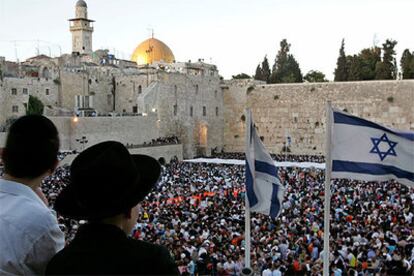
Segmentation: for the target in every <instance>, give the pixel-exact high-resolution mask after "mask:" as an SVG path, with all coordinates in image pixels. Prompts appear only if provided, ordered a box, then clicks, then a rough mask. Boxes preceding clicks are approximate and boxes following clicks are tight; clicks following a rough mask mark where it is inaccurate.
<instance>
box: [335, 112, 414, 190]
mask: <svg viewBox="0 0 414 276" xmlns="http://www.w3.org/2000/svg"><path fill="white" fill-rule="evenodd" d="M331 121H332V126H331V127H332V128H331V145H330V152H331V159H332V174H331V176H332V178H348V179H356V180H364V181H386V180H391V179H395V180H396V181H398V182H399V183H402V184H405V185H407V186H410V187H414V132H403V131H400V130H395V129H391V128H387V127H385V126H381V125H379V124H376V123H373V122H370V121H367V120H364V119H362V118H359V117H356V116H352V115H350V114H347V113H345V112H341V111H339V110H337V109H331Z"/></svg>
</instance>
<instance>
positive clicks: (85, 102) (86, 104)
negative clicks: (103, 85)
mask: <svg viewBox="0 0 414 276" xmlns="http://www.w3.org/2000/svg"><path fill="white" fill-rule="evenodd" d="M84 97H85V99H84V101H83V102H84V107H86V108H87V107H89V96H84Z"/></svg>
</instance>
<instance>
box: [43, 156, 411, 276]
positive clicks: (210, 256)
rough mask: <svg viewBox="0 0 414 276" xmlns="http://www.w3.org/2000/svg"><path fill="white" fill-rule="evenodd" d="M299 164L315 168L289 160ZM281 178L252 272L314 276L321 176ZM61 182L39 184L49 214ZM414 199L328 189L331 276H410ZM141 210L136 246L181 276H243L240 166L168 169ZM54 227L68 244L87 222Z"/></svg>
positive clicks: (255, 224) (59, 174) (62, 171)
mask: <svg viewBox="0 0 414 276" xmlns="http://www.w3.org/2000/svg"><path fill="white" fill-rule="evenodd" d="M221 156H222V155H221ZM233 156H234V154H231V156H229V158H233ZM222 157H223V156H222ZM240 158H241V156H238V158H237V159H240ZM292 158H293V157H292ZM315 158H316V159H315ZM302 160H306V161H317V160H320V158H319V157H304V156H303V157H300V159H298V157H296V159H295V161H302ZM292 161H293V159H292ZM279 175H280V177H281V179H282V182H283V184H284V185H285V189H286V192H285V198H284V203H283V211H282V213H281V215H280V216H279V217H278V218H277V219H276V220H271V219H270V218H269V217H267V216H264V215H260V214H252V225H251V229H252V232H251V234H252V250H251V252H252V257H251V260H252V261H251V262H252V267H253V269H254V270H255V271H256V272H258V273H261V275H292V274H296V275H302V274H306V275H321V273H322V259H323V254H324V253H323V240H322V237H323V232H322V231H323V200H324V188H323V183H324V171H321V170H318V169H301V168H295V167H292V168H280V170H279ZM68 181H69V170H68V167H60V168H58V169H57V170H56V172H55V174H54V175H52V176H50V177H49V178H47V179H46V180H45V181H44V183H43V190H44V192H45V194H46V195H47V197H48V200H49V203H50V204H51V205H52V206H53V203H54V199H55V197H56V195H57V194H58V193H59V191H60V190H61V189H62V187H63V186H65V185H66V184H67V183H68ZM413 192H414V191H413V190H412V189H409V188H407V187H405V186H402V185H400V184H397V183H395V182H384V183H374V182H372V183H371V182H370V183H361V182H357V181H350V180H335V181H334V182H333V185H332V200H331V240H330V247H331V248H330V252H331V253H330V260H331V261H330V267H331V271H332V273H334V275H374V274H375V273H379V274H394V275H396V274H397V275H409V274H410V272H411V271H412V266H413V263H414V227H413V225H414V224H413V223H414V221H413V219H414V205H413V200H414V193H413ZM140 209H141V210H140V218H139V219H138V222H137V224H136V226H135V228H134V231H133V234H132V236H133V238H135V239H142V240H146V241H149V242H154V243H158V244H163V245H165V246H166V247H167V248H168V249H169V250H170V252H171V254H172V256H173V257H174V259H175V260H176V262H177V264H178V267H179V270H180V272H181V274H183V275H196V274H198V275H206V274H211V275H240V272H241V269H242V267H243V263H244V246H245V244H244V167H243V166H236V165H220V164H201V163H187V162H179V161H176V160H173V161H172V162H171V163H170V164H167V165H166V166H165V167H164V168H163V173H162V177H161V180H160V182H159V184H158V186H157V188H156V189H155V190H154V191H153V192H152V193H150V195H148V196H147V198H146V200H145V201H143V202H142V203H141V207H140ZM59 223H60V225H61V227H62V229H63V230H64V232H65V234H66V238H67V242H70V241H71V240H72V239H73V237H74V234H75V233H76V230H77V228H78V227H79V223H81V224H82V223H84V221H80V222H77V221H74V220H68V219H65V218H63V217H59Z"/></svg>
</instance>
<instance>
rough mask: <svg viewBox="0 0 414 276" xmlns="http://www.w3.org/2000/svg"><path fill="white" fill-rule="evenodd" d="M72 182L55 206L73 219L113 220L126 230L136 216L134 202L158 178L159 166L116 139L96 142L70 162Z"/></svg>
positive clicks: (150, 158)
mask: <svg viewBox="0 0 414 276" xmlns="http://www.w3.org/2000/svg"><path fill="white" fill-rule="evenodd" d="M70 171H71V182H70V183H69V185H68V186H67V187H65V188H64V189H63V190H62V192H61V193H60V194H59V196H58V197H57V199H56V203H55V209H56V211H57V212H58V213H60V214H61V215H63V216H66V217H69V218H73V219H84V220H89V221H102V222H106V223H111V224H116V225H117V226H119V227H121V228H122V230H124V232H126V233H128V234H129V232H130V230H132V228H133V226H134V225H135V223H136V222H137V219H138V207H137V204H138V203H139V202H140V201H142V200H143V199H144V198H145V196H146V195H147V194H148V193H149V192H150V191H151V189H152V188H153V187H154V185H155V184H156V182H157V181H158V179H159V177H160V173H161V166H160V164H159V163H158V162H157V160H155V159H154V158H152V157H150V156H146V155H130V154H129V152H128V150H127V149H126V148H125V146H124V145H122V144H121V143H119V142H115V141H107V142H102V143H99V144H96V145H94V146H92V147H90V148H88V149H86V150H84V151H83V152H82V153H80V154H79V155H78V156H77V157H76V158H75V160H73V162H72V165H71V169H70Z"/></svg>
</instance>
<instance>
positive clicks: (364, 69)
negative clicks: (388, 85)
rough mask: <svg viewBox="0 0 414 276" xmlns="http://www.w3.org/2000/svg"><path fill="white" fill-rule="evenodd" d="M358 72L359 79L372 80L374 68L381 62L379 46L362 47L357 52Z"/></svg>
mask: <svg viewBox="0 0 414 276" xmlns="http://www.w3.org/2000/svg"><path fill="white" fill-rule="evenodd" d="M358 57H359V63H360V64H359V65H360V68H359V73H360V79H361V80H374V79H375V68H376V66H377V63H378V62H381V48H379V47H373V48H366V49H363V50H362V51H361V52H360V53H359V54H358Z"/></svg>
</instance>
